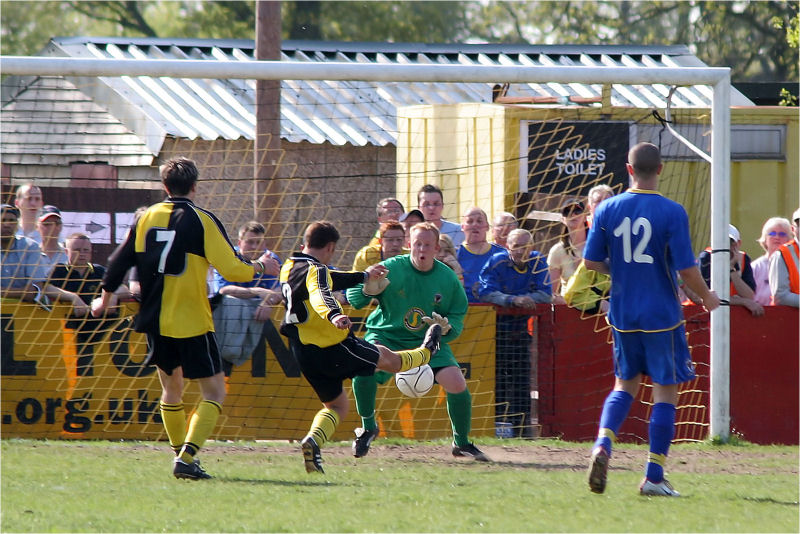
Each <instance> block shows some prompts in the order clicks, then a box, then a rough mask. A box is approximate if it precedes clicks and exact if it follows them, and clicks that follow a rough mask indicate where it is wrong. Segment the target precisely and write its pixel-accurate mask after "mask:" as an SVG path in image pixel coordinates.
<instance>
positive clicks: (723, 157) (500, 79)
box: [0, 56, 730, 441]
mask: <svg viewBox="0 0 800 534" xmlns="http://www.w3.org/2000/svg"><path fill="white" fill-rule="evenodd" d="M0 72H2V73H3V74H6V75H23V76H24V75H28V76H80V77H99V76H112V77H116V76H151V77H161V76H170V77H176V78H213V79H263V80H337V81H346V80H359V81H377V82H432V83H433V82H439V83H447V82H481V83H492V84H494V83H504V82H509V83H547V82H558V83H584V84H601V83H602V84H642V85H650V84H659V83H660V84H666V85H706V86H711V87H712V89H713V100H712V105H711V146H712V149H711V156H712V161H711V248H712V250H714V251H719V252H718V253H715V254H712V258H711V285H712V289H713V290H714V291H716V293H717V295H719V297H720V298H721V299H723V300H725V301H727V300H728V299H729V298H730V295H729V293H730V288H729V284H730V272H729V270H728V266H729V262H728V255H727V254H723V253H722V252H724V251H727V250H728V249H729V241H728V239H729V238H728V231H727V228H728V224H729V220H730V69H729V68H722V67H589V66H566V65H565V66H538V65H537V66H512V65H508V66H506V65H503V66H495V65H472V66H466V65H416V64H402V65H375V64H359V63H345V62H340V63H337V62H329V63H321V62H291V61H251V62H246V61H240V62H229V61H214V60H190V59H187V60H138V59H103V58H62V57H24V56H2V57H0ZM729 332H730V309H729V308H728V306H721V307H720V308H719V309H718V310H716V311H715V312H713V313H712V314H711V349H710V350H711V378H710V381H711V392H710V399H711V401H710V428H709V437H710V438H717V439H720V440H722V441H727V440H728V438H729V428H730V359H729V356H730V343H729Z"/></svg>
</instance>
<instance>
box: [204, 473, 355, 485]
mask: <svg viewBox="0 0 800 534" xmlns="http://www.w3.org/2000/svg"><path fill="white" fill-rule="evenodd" d="M309 476H311V475H309ZM314 476H315V477H316V475H314ZM215 479H216V480H218V481H220V482H238V483H241V482H244V483H246V484H258V485H269V486H287V487H317V486H325V487H333V486H347V485H349V484H341V483H338V482H331V481H330V480H329V479H321V478H319V479H316V480H312V479H311V478H309V480H274V479H269V478H241V477H215Z"/></svg>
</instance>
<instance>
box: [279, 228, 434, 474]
mask: <svg viewBox="0 0 800 534" xmlns="http://www.w3.org/2000/svg"><path fill="white" fill-rule="evenodd" d="M338 241H339V231H338V230H336V227H334V226H333V224H331V223H330V222H328V221H316V222H313V223H311V224H310V225H309V226H308V228H306V231H305V233H304V234H303V248H302V251H300V252H297V253H295V254H293V255H292V256H291V257H290V258H289V259H288V260H286V262H285V263H284V264H283V267H282V268H281V274H280V281H281V292H282V293H283V303H284V306H286V315H285V316H284V319H283V323H282V324H281V333H282V334H283V335H285V336H286V337H288V338H289V349H290V350H291V351H292V354H293V355H294V356H295V358H296V359H297V362H298V363H299V364H300V370H301V371H302V373H303V376H305V377H306V380H308V383H309V384H310V385H311V387H312V389H313V390H314V392H315V393H316V394H317V397H318V398H319V400H320V401H321V402H322V409H321V410H320V411H319V412H317V415H316V416H315V417H314V421H313V422H312V423H311V428H310V429H309V431H308V434H306V436H305V438H303V440H302V441H301V442H300V447H301V449H302V452H303V461H304V462H305V468H306V471H307V472H308V473H324V470H323V469H322V454H321V453H320V448H321V447H322V446H323V445H324V444H325V442H327V441H328V440H330V439H331V437H332V436H333V433H334V431H335V430H336V427H337V426H338V425H339V422H340V421H341V420H342V419H343V418H344V417H345V416H346V415H347V411H348V409H349V407H350V400H349V399H348V398H347V392H346V391H345V390H344V387H343V383H344V380H345V379H346V378H351V379H352V378H354V377H356V376H372V375H373V374H374V373H375V371H376V370H382V371H388V372H390V373H397V372H400V371H407V370H409V369H411V368H414V367H419V366H420V365H424V364H426V363H428V362H429V361H430V359H431V356H433V355H434V354H436V351H437V350H439V341H440V339H441V337H442V327H441V325H439V324H433V325H431V327H430V328H428V330H427V332H426V334H425V339H424V340H423V341H422V344H421V345H420V346H419V347H418V348H416V349H413V350H401V351H397V352H394V351H391V350H389V349H388V348H386V347H385V346H383V345H376V344H372V343H369V342H367V341H364V340H363V339H360V338H357V337H356V336H355V335H354V334H353V332H352V331H351V330H350V328H351V326H352V325H353V324H352V322H351V321H350V318H349V317H348V316H347V315H345V314H344V312H343V311H342V308H341V306H340V305H339V302H338V301H337V300H336V299H335V298H334V296H333V294H332V293H333V291H339V290H342V289H347V288H349V287H353V286H355V285H357V284H361V283H364V292H365V293H368V294H372V295H377V294H378V293H380V292H381V291H382V290H383V289H384V288H385V287H386V284H387V283H388V282H387V281H386V275H387V273H388V272H389V271H388V269H387V268H386V267H384V266H383V265H380V264H377V265H370V266H369V267H367V269H366V270H365V271H363V272H359V271H349V272H342V271H335V270H330V269H328V267H327V265H328V264H330V262H331V259H333V254H334V253H335V251H336V243H337V242H338Z"/></svg>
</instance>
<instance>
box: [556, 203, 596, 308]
mask: <svg viewBox="0 0 800 534" xmlns="http://www.w3.org/2000/svg"><path fill="white" fill-rule="evenodd" d="M561 222H562V224H563V226H562V227H561V238H560V239H559V240H558V241H557V242H556V243H555V244H554V245H553V246H552V247H551V248H550V252H549V254H548V255H547V265H548V266H549V270H550V280H551V282H552V284H553V304H566V301H565V300H564V297H563V295H564V291H565V289H566V287H567V282H568V281H569V278H570V276H572V274H573V273H574V272H575V269H577V268H578V265H580V263H581V260H582V259H583V247H584V245H585V244H586V234H587V233H588V232H589V224H588V223H587V222H586V208H585V206H584V204H583V202H582V201H581V200H580V199H578V198H574V197H573V198H568V199H567V200H566V201H565V202H564V203H563V204H562V205H561Z"/></svg>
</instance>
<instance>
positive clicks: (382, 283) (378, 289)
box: [361, 276, 389, 297]
mask: <svg viewBox="0 0 800 534" xmlns="http://www.w3.org/2000/svg"><path fill="white" fill-rule="evenodd" d="M388 285H389V279H388V278H386V277H385V276H382V277H380V278H377V279H375V280H373V279H371V278H370V279H368V280H367V281H366V282H364V287H363V288H361V292H362V293H364V295H366V296H368V297H374V296H376V295H380V294H381V293H383V290H384V289H386V287H387V286H388Z"/></svg>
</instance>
